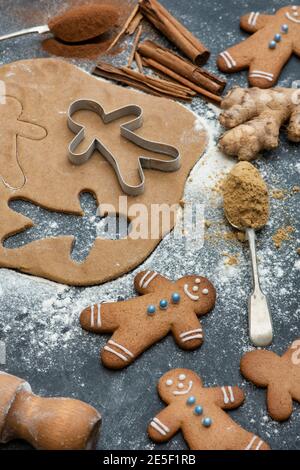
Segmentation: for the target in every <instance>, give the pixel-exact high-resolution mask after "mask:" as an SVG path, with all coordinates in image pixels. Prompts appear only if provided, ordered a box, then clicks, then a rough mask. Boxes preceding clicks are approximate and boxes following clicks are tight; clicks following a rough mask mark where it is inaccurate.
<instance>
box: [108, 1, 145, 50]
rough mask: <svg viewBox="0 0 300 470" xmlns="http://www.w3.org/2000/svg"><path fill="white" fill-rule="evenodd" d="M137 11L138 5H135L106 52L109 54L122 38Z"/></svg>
mask: <svg viewBox="0 0 300 470" xmlns="http://www.w3.org/2000/svg"><path fill="white" fill-rule="evenodd" d="M138 11H139V5H136V6H135V7H134V9H133V10H132V12H131V13H130V15H129V17H128V18H127V20H126V22H125V24H124V25H123V27H122V29H121V30H120V32H119V34H117V36H116V37H115V39H114V40H113V42H112V43H111V45H110V46H109V48H108V49H107V50H106V52H109V51H110V50H111V49H112V48H113V47H114V46H115V45H116V44H117V42H118V41H119V39H120V38H121V37H122V36H123V34H125V33H126V30H127V28H128V27H129V25H130V23H131V22H132V20H133V19H134V17H135V16H136V14H137V13H138Z"/></svg>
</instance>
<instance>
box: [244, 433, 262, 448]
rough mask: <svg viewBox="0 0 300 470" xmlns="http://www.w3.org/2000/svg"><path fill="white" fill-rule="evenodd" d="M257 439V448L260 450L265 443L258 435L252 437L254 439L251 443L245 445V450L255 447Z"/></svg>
mask: <svg viewBox="0 0 300 470" xmlns="http://www.w3.org/2000/svg"><path fill="white" fill-rule="evenodd" d="M256 440H258V443H257V445H256V447H255V450H259V449H260V448H261V446H262V445H263V441H262V440H261V439H260V438H259V437H257V436H253V437H252V439H251V441H250V442H249V444H248V445H247V447H245V450H251V449H252V448H253V445H254V443H255V441H256Z"/></svg>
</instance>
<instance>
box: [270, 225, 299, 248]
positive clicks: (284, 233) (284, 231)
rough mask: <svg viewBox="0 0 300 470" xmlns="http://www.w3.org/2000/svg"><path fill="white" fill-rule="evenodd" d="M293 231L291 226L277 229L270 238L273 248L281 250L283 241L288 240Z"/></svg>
mask: <svg viewBox="0 0 300 470" xmlns="http://www.w3.org/2000/svg"><path fill="white" fill-rule="evenodd" d="M294 231H295V229H294V227H292V226H291V225H288V226H286V227H281V228H279V229H278V230H277V232H276V233H275V234H274V235H273V237H272V240H273V243H274V245H275V247H276V248H278V249H279V248H281V245H282V243H283V242H284V241H287V240H290V238H291V234H292V233H293V232H294Z"/></svg>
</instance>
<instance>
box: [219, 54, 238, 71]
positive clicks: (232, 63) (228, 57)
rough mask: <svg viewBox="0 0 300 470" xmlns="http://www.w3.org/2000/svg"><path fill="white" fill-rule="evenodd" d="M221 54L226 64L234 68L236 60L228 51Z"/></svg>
mask: <svg viewBox="0 0 300 470" xmlns="http://www.w3.org/2000/svg"><path fill="white" fill-rule="evenodd" d="M220 55H221V57H223V59H224V60H225V62H226V65H227V67H228V68H229V69H232V67H234V66H235V65H236V61H235V60H234V59H233V58H232V57H231V55H230V54H229V52H228V51H224V52H221V54H220Z"/></svg>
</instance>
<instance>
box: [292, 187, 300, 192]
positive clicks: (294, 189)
mask: <svg viewBox="0 0 300 470" xmlns="http://www.w3.org/2000/svg"><path fill="white" fill-rule="evenodd" d="M292 191H293V193H300V186H293V188H292Z"/></svg>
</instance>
